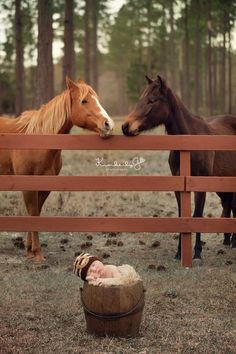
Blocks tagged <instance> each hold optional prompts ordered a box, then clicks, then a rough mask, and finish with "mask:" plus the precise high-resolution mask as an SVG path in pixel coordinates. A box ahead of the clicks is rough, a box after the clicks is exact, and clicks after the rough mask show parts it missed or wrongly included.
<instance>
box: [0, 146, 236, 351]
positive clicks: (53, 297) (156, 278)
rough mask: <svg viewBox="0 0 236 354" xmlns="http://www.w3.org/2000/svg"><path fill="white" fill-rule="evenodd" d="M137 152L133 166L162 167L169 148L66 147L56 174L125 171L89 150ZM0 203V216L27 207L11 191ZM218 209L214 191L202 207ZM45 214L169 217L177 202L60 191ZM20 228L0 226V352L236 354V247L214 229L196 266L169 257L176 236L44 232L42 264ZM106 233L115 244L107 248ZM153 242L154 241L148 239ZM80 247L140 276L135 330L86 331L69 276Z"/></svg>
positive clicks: (128, 155) (152, 170)
mask: <svg viewBox="0 0 236 354" xmlns="http://www.w3.org/2000/svg"><path fill="white" fill-rule="evenodd" d="M136 155H139V156H142V157H144V158H145V160H146V161H145V163H144V166H143V169H142V170H141V171H140V172H139V174H140V173H142V174H160V173H161V174H167V173H168V174H169V170H168V165H167V153H161V154H160V153H153V152H135V153H134V152H102V151H100V152H93V151H91V152H75V151H74V152H65V153H64V166H63V171H62V174H64V175H68V174H78V175H79V174H81V175H82V174H84V175H87V174H90V175H93V174H100V175H101V174H113V175H114V174H120V175H124V174H132V173H134V172H133V171H130V170H128V171H106V170H104V169H98V168H97V167H96V166H95V158H96V157H97V156H103V157H104V159H105V160H106V161H112V160H113V159H117V160H120V159H124V158H125V159H132V158H133V157H134V156H136ZM0 209H1V214H10V213H11V214H12V213H14V214H18V213H19V212H20V213H24V209H23V207H22V201H21V199H20V198H19V195H18V193H1V194H0ZM220 212H221V208H220V205H219V200H218V198H217V197H216V196H215V195H214V194H210V195H209V198H208V202H207V207H206V212H205V214H206V215H207V214H208V215H219V214H220ZM43 214H47V215H78V214H79V215H105V214H108V215H155V214H156V215H160V216H164V215H170V216H171V215H173V216H174V215H176V214H177V210H176V203H175V199H174V196H173V193H168V192H167V193H163V192H162V193H137V192H132V193H126V192H120V193H118V192H114V193H109V192H104V193H102V192H99V193H66V192H65V193H52V194H51V195H50V197H49V199H48V201H47V203H46V204H45V208H44V212H43ZM17 235H18V234H15V233H11V234H7V233H4V232H3V233H2V234H1V253H0V269H1V271H0V318H1V323H0V353H1V354H7V353H14V354H15V353H19V354H27V353H30V354H32V353H35V354H42V353H45V354H46V353H47V354H50V353H58V354H64V353H81V354H82V353H86V354H93V353H94V354H105V353H114V354H118V353H119V354H120V353H122V354H123V353H127V354H131V353H134V354H137V353H140V354H141V353H147V354H150V353H151V354H152V353H153V354H157V353H161V354H171V353H173V354H174V353H186V354H189V353H196V354H199V353H207V354H211V353H212V354H213V353H220V354H223V353H225V354H230V353H236V349H235V348H236V316H235V309H236V296H235V292H236V282H235V278H236V276H235V274H236V250H232V249H230V248H223V246H222V236H221V235H204V236H203V239H204V241H205V242H206V244H205V245H204V248H203V263H202V265H201V266H199V264H194V267H193V269H183V268H181V266H180V265H179V263H178V262H175V261H174V259H173V257H174V254H175V251H176V246H177V240H176V237H175V235H173V234H172V235H171V234H148V233H146V234H126V233H122V234H121V233H120V234H119V233H118V234H115V235H112V234H102V233H97V234H90V233H80V234H79V233H68V234H65V233H55V234H49V233H44V234H42V235H41V242H42V243H43V244H44V253H45V255H46V257H47V260H46V262H45V264H43V265H36V264H33V263H31V262H29V261H26V260H25V258H24V252H25V251H24V250H21V249H18V248H16V247H15V246H14V245H13V242H12V240H13V239H14V238H15V237H16V236H17ZM108 238H109V239H111V240H112V241H113V242H111V245H109V246H106V242H107V239H108ZM114 240H115V241H116V242H114ZM118 241H122V242H123V246H118ZM154 241H159V242H160V245H159V246H158V244H157V245H156V246H157V247H152V245H153V243H154ZM86 245H87V246H86ZM83 247H87V248H85V249H87V250H88V251H90V252H92V253H96V254H98V255H99V256H103V255H104V253H106V254H109V255H110V258H108V259H107V260H108V261H110V262H111V263H114V264H117V265H118V264H122V263H127V262H128V263H130V264H131V265H133V266H134V267H135V268H136V269H137V271H138V272H139V273H140V275H141V276H142V277H143V279H144V283H145V287H146V289H147V292H146V304H145V308H144V316H143V321H142V325H141V329H140V336H139V337H137V338H131V339H117V338H97V337H94V336H91V335H88V334H87V333H86V326H85V320H84V315H83V311H82V308H81V305H80V301H79V288H80V286H81V285H82V283H81V282H80V280H79V279H78V278H77V277H75V276H74V275H73V274H72V263H73V259H74V253H75V252H76V251H78V250H80V249H81V248H83ZM219 250H222V252H219V254H218V251H219ZM150 265H151V266H152V267H149V266H150Z"/></svg>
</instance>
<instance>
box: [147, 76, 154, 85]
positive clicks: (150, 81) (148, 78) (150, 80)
mask: <svg viewBox="0 0 236 354" xmlns="http://www.w3.org/2000/svg"><path fill="white" fill-rule="evenodd" d="M145 78H146V80H147V83H148V85H150V84H151V83H152V82H153V80H152V79H150V77H148V76H147V75H145Z"/></svg>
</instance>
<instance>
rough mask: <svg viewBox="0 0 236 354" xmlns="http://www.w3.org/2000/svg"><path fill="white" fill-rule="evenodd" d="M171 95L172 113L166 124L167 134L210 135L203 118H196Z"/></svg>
mask: <svg viewBox="0 0 236 354" xmlns="http://www.w3.org/2000/svg"><path fill="white" fill-rule="evenodd" d="M170 95H171V99H170V105H171V113H170V116H169V120H168V124H166V130H167V133H168V134H170V135H177V134H209V127H208V124H207V123H206V122H205V121H204V120H203V119H202V118H201V117H198V116H194V115H193V114H192V113H191V112H190V111H189V110H188V109H187V107H185V105H184V104H183V102H182V101H181V100H180V99H179V98H178V97H177V96H175V95H174V94H173V93H172V92H171V93H170Z"/></svg>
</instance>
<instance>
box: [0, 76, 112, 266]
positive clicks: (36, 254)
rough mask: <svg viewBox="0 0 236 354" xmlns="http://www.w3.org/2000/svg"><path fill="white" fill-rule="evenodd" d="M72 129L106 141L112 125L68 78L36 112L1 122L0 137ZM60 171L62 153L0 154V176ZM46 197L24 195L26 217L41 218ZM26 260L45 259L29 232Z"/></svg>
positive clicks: (91, 96) (82, 86) (93, 98)
mask: <svg viewBox="0 0 236 354" xmlns="http://www.w3.org/2000/svg"><path fill="white" fill-rule="evenodd" d="M73 125H76V126H78V127H81V128H85V129H88V130H91V131H95V132H97V133H99V135H100V136H101V137H106V136H109V135H111V134H112V130H113V127H114V122H113V120H112V119H111V118H110V117H109V116H108V114H107V113H106V111H105V110H104V108H103V107H102V106H101V104H100V103H99V101H98V96H97V94H96V92H95V91H94V90H93V89H92V88H91V87H90V86H88V85H87V84H86V83H85V82H84V81H83V80H79V81H78V83H75V82H73V81H72V80H70V79H69V78H67V89H66V90H65V91H64V92H63V93H61V94H60V95H58V96H56V97H54V98H53V99H52V100H51V101H50V102H48V103H47V104H45V105H43V106H41V108H40V109H39V110H34V111H26V112H23V113H22V114H21V115H20V116H19V117H17V118H16V119H8V118H0V133H20V134H22V133H23V134H68V133H69V132H70V130H71V128H72V127H73ZM61 167H62V159H61V150H2V151H1V154H0V174H15V175H58V174H59V172H60V170H61ZM49 193H50V192H49V191H28V192H23V197H24V202H25V206H26V209H27V212H28V214H29V215H40V212H41V209H42V206H43V204H44V202H45V200H46V199H47V197H48V195H49ZM27 256H28V257H29V258H33V259H34V260H36V261H38V262H40V261H42V260H43V259H44V258H43V255H42V252H41V247H40V243H39V237H38V232H28V236H27Z"/></svg>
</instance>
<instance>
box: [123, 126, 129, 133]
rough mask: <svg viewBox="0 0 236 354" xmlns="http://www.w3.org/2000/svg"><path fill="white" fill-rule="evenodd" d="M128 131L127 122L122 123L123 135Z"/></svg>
mask: <svg viewBox="0 0 236 354" xmlns="http://www.w3.org/2000/svg"><path fill="white" fill-rule="evenodd" d="M128 131H129V124H128V123H124V124H122V132H123V134H124V135H128Z"/></svg>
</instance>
